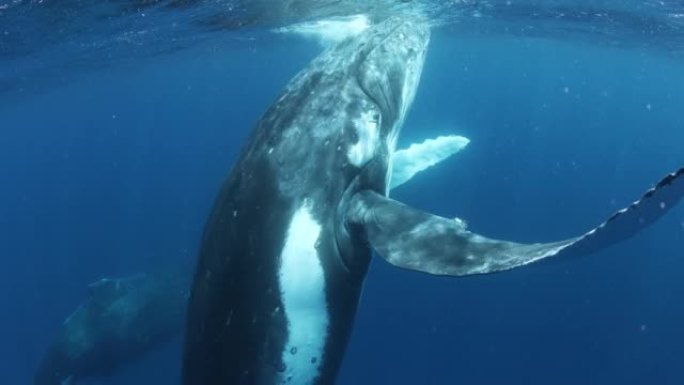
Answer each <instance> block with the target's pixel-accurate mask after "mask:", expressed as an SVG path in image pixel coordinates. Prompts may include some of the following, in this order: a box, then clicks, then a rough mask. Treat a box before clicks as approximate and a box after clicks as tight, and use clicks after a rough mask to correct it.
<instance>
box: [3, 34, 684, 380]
mask: <svg viewBox="0 0 684 385" xmlns="http://www.w3.org/2000/svg"><path fill="white" fill-rule="evenodd" d="M276 40H278V39H276ZM271 43H274V44H259V43H254V42H242V43H240V44H236V43H232V44H231V46H229V47H226V46H222V45H221V44H219V43H213V44H212V45H211V46H205V47H200V48H197V49H193V50H190V51H185V52H182V53H177V54H174V55H172V56H165V57H158V58H154V59H148V60H147V61H145V62H142V63H128V64H125V65H121V66H115V67H113V68H109V69H102V70H100V71H98V72H90V73H85V74H83V76H80V77H73V76H71V77H69V82H71V83H70V84H68V85H65V86H62V87H59V88H53V89H50V90H45V91H43V92H41V93H35V92H34V93H30V94H28V93H23V94H22V93H20V94H17V95H15V96H14V97H10V98H5V99H3V103H2V105H0V127H1V128H0V165H1V166H0V167H1V168H0V186H1V187H2V188H1V189H0V258H2V269H0V293H2V295H0V309H2V313H1V314H2V317H0V341H2V343H0V383H2V384H26V383H30V381H31V377H32V373H33V370H34V369H35V367H36V365H37V363H38V360H39V359H40V357H41V354H42V353H43V350H44V349H45V348H46V345H47V344H48V343H49V341H50V339H51V338H52V337H53V336H54V334H55V333H56V330H57V329H58V328H59V326H60V324H61V322H62V321H63V320H64V318H65V317H66V315H68V314H69V313H70V312H72V311H73V310H74V309H75V307H76V305H77V304H78V303H79V302H80V301H81V300H82V299H83V298H84V296H85V287H86V285H87V284H88V283H90V282H92V281H95V280H96V279H98V278H101V277H105V276H117V275H128V274H134V273H139V272H145V271H152V270H155V269H159V268H160V267H163V266H168V265H172V264H177V263H181V262H182V261H188V260H190V259H192V258H194V254H195V251H196V249H197V246H198V245H197V243H198V238H199V235H200V233H201V230H202V226H203V223H204V220H205V217H206V215H207V213H208V210H209V207H210V205H211V203H212V201H213V198H214V195H215V193H216V191H217V188H218V186H219V185H220V184H221V182H222V178H223V176H225V174H226V173H227V172H228V170H229V168H230V165H231V162H232V161H233V160H234V158H235V156H236V155H237V152H238V151H239V149H240V146H241V144H242V142H243V140H244V138H245V136H246V135H247V133H248V131H249V129H250V127H251V125H252V124H253V123H254V122H255V121H256V120H257V119H258V117H259V115H260V114H261V113H262V112H263V111H265V109H266V108H267V107H268V105H269V104H270V103H271V101H273V99H274V97H275V96H276V95H277V93H278V92H279V90H280V89H281V88H282V87H283V85H284V84H285V83H286V82H287V81H288V80H289V79H290V78H291V77H292V76H293V75H294V74H295V73H296V72H297V71H298V70H299V69H301V68H302V67H303V66H304V65H306V63H307V62H308V61H309V60H310V59H311V58H312V57H313V56H314V55H315V54H316V52H317V51H318V47H316V46H315V45H314V44H313V43H310V42H304V41H300V40H296V39H292V40H283V41H274V42H271ZM681 67H682V62H681V61H676V60H674V59H670V58H668V57H667V56H665V55H663V54H662V53H654V52H646V51H640V50H636V49H635V50H627V49H613V48H606V47H599V46H594V45H591V44H589V43H577V42H575V43H572V42H560V41H550V40H542V39H538V40H534V39H518V38H516V39H514V38H503V37H496V38H494V37H469V38H456V37H454V36H453V35H452V34H449V31H448V30H442V31H439V32H438V33H436V34H435V35H434V36H433V42H432V45H431V51H430V54H429V56H428V60H427V63H426V68H425V72H424V75H423V81H422V84H421V86H420V90H419V92H418V95H417V98H416V102H415V105H414V108H413V110H412V113H411V115H410V118H409V120H408V122H407V124H406V126H405V130H404V134H403V136H402V138H401V143H402V144H407V143H410V142H412V141H418V140H422V139H424V138H427V137H432V136H437V135H440V134H454V133H456V134H462V135H465V136H467V137H469V138H470V139H471V140H472V143H471V145H470V147H468V149H467V150H466V151H465V152H463V153H461V154H459V155H457V156H455V157H454V158H452V159H449V160H448V161H446V162H444V163H443V164H441V165H440V166H438V167H435V168H434V169H431V170H429V171H427V172H425V173H424V174H421V175H419V176H418V177H416V179H415V181H413V182H411V183H410V184H407V185H405V186H403V187H401V188H399V189H398V190H396V191H394V192H393V196H394V197H395V198H398V199H400V200H403V201H406V202H409V203H411V204H412V205H415V206H417V207H420V208H423V209H428V210H431V211H433V212H436V213H439V214H442V215H445V216H457V215H458V216H459V217H462V218H464V219H466V220H467V221H468V223H469V225H470V227H471V228H472V229H473V230H474V231H477V232H480V233H484V234H487V235H490V236H494V237H501V238H508V239H514V240H518V241H548V240H553V239H557V238H564V237H569V236H572V235H576V234H578V233H581V232H583V231H585V230H587V229H589V228H590V227H591V226H594V225H596V224H598V223H600V222H601V221H602V220H603V219H605V218H606V217H607V215H609V214H610V213H612V212H613V211H615V210H616V209H619V208H620V207H622V206H624V205H625V204H627V203H629V202H630V201H632V200H634V199H636V198H637V197H638V196H640V194H641V193H642V192H643V191H645V189H646V188H648V187H649V186H650V185H651V184H652V183H654V182H656V181H657V180H658V179H659V178H661V177H662V176H663V175H664V174H665V173H666V172H669V171H672V170H674V169H676V168H677V167H679V166H680V165H681V163H682V161H683V160H684V157H683V156H682V154H683V151H682V146H683V144H684V117H683V115H682V114H681V100H682V92H684V91H683V90H684V72H683V71H681ZM72 79H73V80H72ZM6 99H9V100H6ZM683 245H684V206H682V207H678V208H676V209H675V210H673V212H672V213H671V214H670V215H668V216H667V217H665V218H664V219H662V220H661V221H660V222H659V223H657V224H656V225H655V226H653V227H652V228H650V229H649V230H648V231H646V232H644V233H642V234H640V235H639V236H638V237H636V238H635V239H633V240H630V241H628V242H626V243H624V244H622V245H619V246H617V247H614V248H611V249H610V250H607V251H605V252H603V253H600V254H597V255H593V256H592V257H590V258H584V259H580V260H574V261H568V262H563V263H560V262H558V263H548V264H542V265H540V266H532V267H528V268H523V269H519V270H516V271H513V272H509V273H505V274H500V275H492V276H483V277H473V278H466V279H446V278H436V277H431V276H426V275H421V274H417V273H412V272H407V271H403V270H399V269H396V268H393V267H391V266H389V265H387V264H386V263H385V262H383V261H381V260H376V261H375V262H374V264H373V266H372V269H371V271H370V274H369V276H368V280H367V285H366V287H365V290H364V296H363V301H362V304H361V308H360V311H359V315H358V321H357V324H356V328H355V332H354V335H353V338H352V341H351V344H350V347H349V350H348V355H347V358H346V361H345V363H344V367H343V370H342V373H341V376H340V380H339V384H341V385H345V384H415V383H420V384H455V383H459V384H495V383H503V382H505V383H508V384H540V385H542V384H544V385H546V384H568V385H570V384H572V385H575V384H621V385H624V384H653V383H655V384H681V383H684V373H682V371H681V368H682V367H684V366H683V365H684V331H682V330H681V328H680V326H681V325H682V324H684V311H683V310H682V307H681V301H682V297H683V296H684V281H682V279H681V274H682V273H684V261H683V260H682V257H684V253H683V252H682V246H683ZM179 354H180V349H179V344H178V341H176V342H174V344H172V345H171V346H169V347H167V348H166V349H162V350H160V351H159V352H156V353H155V354H152V355H150V356H148V357H146V358H145V359H144V360H143V361H141V362H139V363H137V364H135V365H133V366H132V367H129V368H127V369H126V370H124V371H123V372H121V373H119V374H117V375H115V376H114V377H113V378H111V379H109V380H103V381H93V382H92V383H99V384H102V383H107V384H124V383H125V384H150V383H174V382H173V381H175V380H176V379H177V376H178V371H179V368H178V355H179Z"/></svg>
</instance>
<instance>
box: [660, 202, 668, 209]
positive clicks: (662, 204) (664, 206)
mask: <svg viewBox="0 0 684 385" xmlns="http://www.w3.org/2000/svg"><path fill="white" fill-rule="evenodd" d="M666 207H667V205H666V204H665V202H660V209H661V210H665V208H666Z"/></svg>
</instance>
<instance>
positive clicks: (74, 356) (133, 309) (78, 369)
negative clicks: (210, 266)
mask: <svg viewBox="0 0 684 385" xmlns="http://www.w3.org/2000/svg"><path fill="white" fill-rule="evenodd" d="M189 278H190V275H189V273H187V272H183V271H173V272H164V273H159V274H154V275H139V276H134V277H126V278H116V279H109V278H105V279H101V280H99V281H97V282H94V283H93V284H91V285H90V286H89V290H90V293H89V297H88V298H87V299H86V300H85V302H83V303H82V304H81V305H80V306H79V308H78V309H77V310H76V311H75V312H74V313H72V314H71V315H70V316H69V317H68V318H67V319H66V320H65V321H64V324H63V325H62V327H61V328H60V330H59V331H58V333H57V335H56V337H55V339H54V340H53V341H52V343H51V345H50V347H49V348H48V350H47V352H46V353H45V355H44V357H43V359H42V362H41V363H40V366H39V368H38V370H37V371H36V374H35V377H34V384H35V385H62V384H71V383H75V382H77V381H78V380H79V379H83V378H87V377H97V376H108V375H110V374H112V373H113V372H114V371H115V370H117V369H118V368H120V367H121V366H124V365H125V364H127V363H130V362H132V361H135V360H136V359H138V358H139V357H140V356H141V355H143V354H145V353H146V352H149V351H150V350H152V349H155V348H157V347H159V346H161V345H163V344H164V343H166V342H168V341H170V340H172V339H173V338H174V337H176V336H177V335H178V334H179V332H180V331H181V330H182V326H183V321H184V318H185V317H184V312H185V304H186V302H187V298H188V286H189Z"/></svg>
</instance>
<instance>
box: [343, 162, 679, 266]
mask: <svg viewBox="0 0 684 385" xmlns="http://www.w3.org/2000/svg"><path fill="white" fill-rule="evenodd" d="M683 196H684V168H681V169H679V170H678V171H676V172H674V173H671V174H668V175H667V176H666V177H665V178H663V179H662V180H661V181H660V182H658V184H656V185H655V186H654V187H653V188H651V189H650V190H648V191H647V192H646V193H645V194H644V195H643V196H642V197H641V199H639V200H637V201H635V202H634V203H632V204H631V205H629V206H628V207H626V208H624V209H622V210H620V211H618V212H617V213H615V214H613V215H612V216H611V217H610V218H609V219H608V220H607V221H605V222H604V223H602V224H601V225H600V226H598V227H596V228H595V229H593V230H591V231H589V232H587V233H585V234H584V235H581V236H579V237H575V238H571V239H567V240H564V241H559V242H552V243H535V244H522V243H515V242H509V241H503V240H496V239H490V238H486V237H484V236H481V235H478V234H475V233H472V232H470V231H469V230H468V229H467V228H466V226H465V225H464V222H463V221H462V220H460V219H458V218H456V219H447V218H443V217H439V216H436V215H432V214H429V213H426V212H423V211H420V210H416V209H414V208H411V207H409V206H406V205H404V204H402V203H400V202H397V201H394V200H392V199H389V198H387V197H384V196H382V195H380V194H377V193H375V192H371V191H363V192H360V193H358V194H356V196H354V198H353V201H352V204H351V205H350V211H349V213H348V221H349V223H350V224H352V225H359V226H361V227H362V228H363V230H364V231H365V234H366V236H367V237H368V241H369V243H370V245H371V246H372V247H373V248H374V249H375V251H376V252H377V253H378V254H379V255H380V256H382V257H383V258H384V259H385V260H387V261H388V262H389V263H391V264H393V265H395V266H398V267H402V268H405V269H409V270H414V271H420V272H424V273H428V274H435V275H448V276H466V275H474V274H487V273H494V272H498V271H504V270H510V269H513V268H515V267H519V266H524V265H527V264H530V263H532V262H536V261H539V260H542V259H545V258H549V257H563V258H567V257H573V256H582V255H587V254H591V253H593V252H596V251H598V250H601V249H604V248H606V247H609V246H611V245H614V244H616V243H618V242H621V241H623V240H626V239H628V238H630V237H632V236H633V235H635V234H636V233H638V232H639V231H641V230H642V229H644V228H646V227H648V226H649V225H651V224H652V223H654V222H655V221H657V220H658V219H659V218H660V217H661V216H663V215H664V214H665V213H666V212H668V210H669V209H671V208H672V207H674V206H675V205H676V204H677V203H678V202H679V201H680V200H681V199H682V197H683Z"/></svg>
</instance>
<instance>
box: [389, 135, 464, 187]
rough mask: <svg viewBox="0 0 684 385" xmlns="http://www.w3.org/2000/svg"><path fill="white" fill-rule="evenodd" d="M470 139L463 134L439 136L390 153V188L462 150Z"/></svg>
mask: <svg viewBox="0 0 684 385" xmlns="http://www.w3.org/2000/svg"><path fill="white" fill-rule="evenodd" d="M468 143H470V140H468V138H465V137H463V136H457V135H449V136H439V137H437V138H435V139H427V140H425V141H424V142H422V143H414V144H411V145H410V146H409V147H407V148H405V149H402V150H397V151H395V152H394V154H393V155H392V163H393V165H392V177H391V179H390V189H393V188H396V187H399V186H401V185H402V184H404V183H406V182H407V181H409V180H410V179H411V178H413V176H414V175H416V174H417V173H419V172H421V171H423V170H425V169H427V168H428V167H431V166H434V165H435V164H437V163H439V162H441V161H443V160H444V159H447V158H448V157H450V156H452V155H454V154H456V153H458V152H460V151H461V150H463V149H464V148H465V147H466V146H467V145H468Z"/></svg>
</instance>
